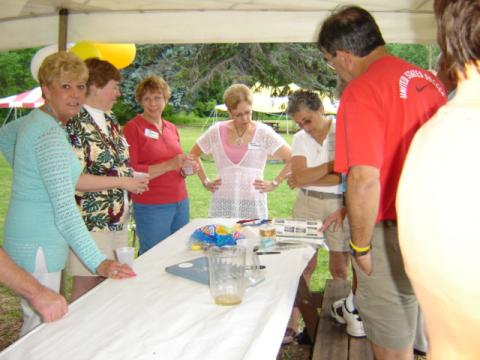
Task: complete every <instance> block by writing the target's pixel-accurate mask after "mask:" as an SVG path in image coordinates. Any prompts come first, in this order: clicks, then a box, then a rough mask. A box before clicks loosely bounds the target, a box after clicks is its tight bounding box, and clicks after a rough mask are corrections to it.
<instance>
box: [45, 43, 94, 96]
mask: <svg viewBox="0 0 480 360" xmlns="http://www.w3.org/2000/svg"><path fill="white" fill-rule="evenodd" d="M60 79H67V80H84V81H85V82H86V81H87V80H88V68H87V66H86V65H85V62H83V60H82V59H80V58H79V57H78V56H77V55H75V54H72V53H69V52H66V51H59V52H56V53H54V54H51V55H49V56H47V57H46V58H45V60H43V62H42V65H40V69H39V70H38V82H39V83H40V85H42V86H47V87H49V86H50V85H52V83H53V82H55V81H58V80H60Z"/></svg>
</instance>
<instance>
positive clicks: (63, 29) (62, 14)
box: [58, 9, 68, 51]
mask: <svg viewBox="0 0 480 360" xmlns="http://www.w3.org/2000/svg"><path fill="white" fill-rule="evenodd" d="M67 36H68V9H60V11H59V12H58V51H66V50H67Z"/></svg>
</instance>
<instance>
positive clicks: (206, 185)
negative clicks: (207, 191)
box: [202, 178, 210, 187]
mask: <svg viewBox="0 0 480 360" xmlns="http://www.w3.org/2000/svg"><path fill="white" fill-rule="evenodd" d="M202 184H203V186H204V187H208V184H210V179H209V178H205V180H203V181H202Z"/></svg>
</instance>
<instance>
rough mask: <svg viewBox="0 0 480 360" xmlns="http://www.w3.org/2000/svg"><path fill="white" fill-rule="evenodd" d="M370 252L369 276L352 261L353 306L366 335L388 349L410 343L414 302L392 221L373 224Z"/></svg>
mask: <svg viewBox="0 0 480 360" xmlns="http://www.w3.org/2000/svg"><path fill="white" fill-rule="evenodd" d="M371 254H372V273H371V275H370V276H367V275H366V274H365V273H364V272H363V271H361V270H360V269H359V268H358V266H357V263H356V261H355V260H353V261H352V264H353V267H354V268H355V272H356V275H357V291H356V293H355V306H356V307H357V309H358V312H359V313H360V316H361V317H362V319H363V324H364V327H365V332H366V334H367V338H368V339H369V340H370V341H372V342H373V343H375V344H376V345H379V346H381V347H384V348H388V349H398V350H400V349H404V348H406V347H408V346H412V345H413V339H414V338H415V329H416V323H417V311H418V304H417V300H416V297H415V294H414V293H413V288H412V285H411V284H410V281H409V279H408V277H407V275H406V273H405V268H404V266H403V259H402V254H401V252H400V247H399V245H398V235H397V225H396V223H393V222H391V221H388V220H387V221H381V222H380V223H378V224H377V225H376V226H375V228H374V233H373V240H372V251H371Z"/></svg>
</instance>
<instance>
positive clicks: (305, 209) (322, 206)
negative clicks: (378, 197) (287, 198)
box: [293, 191, 350, 252]
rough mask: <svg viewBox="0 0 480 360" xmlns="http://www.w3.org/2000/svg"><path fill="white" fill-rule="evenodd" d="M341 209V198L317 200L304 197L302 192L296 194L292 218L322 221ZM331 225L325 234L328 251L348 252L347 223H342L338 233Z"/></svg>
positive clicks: (348, 233) (348, 231)
mask: <svg viewBox="0 0 480 360" xmlns="http://www.w3.org/2000/svg"><path fill="white" fill-rule="evenodd" d="M341 207H343V204H342V198H338V199H318V198H314V197H312V196H307V195H305V194H304V193H303V192H302V191H299V192H298V195H297V199H296V200H295V204H294V205H293V217H295V218H297V219H312V220H313V219H315V220H317V219H320V220H322V221H323V220H324V219H325V218H326V217H327V216H328V215H330V214H331V213H333V212H335V211H337V210H338V209H339V208H341ZM333 227H334V225H333V224H332V225H331V226H330V227H329V228H328V229H327V230H326V231H325V232H324V234H325V238H326V239H327V245H328V248H329V250H330V251H338V252H349V251H350V247H349V245H348V242H349V240H350V229H349V226H348V221H347V219H346V218H345V220H344V221H343V223H342V226H341V228H340V229H339V230H338V231H333Z"/></svg>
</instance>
